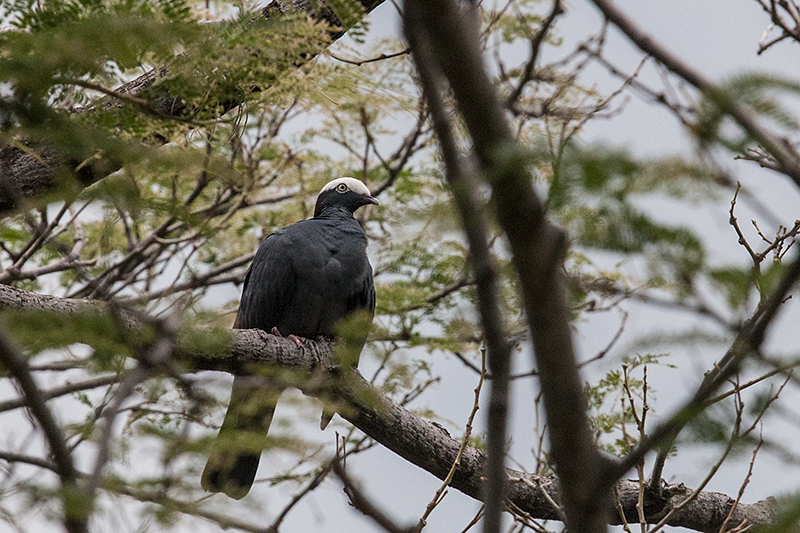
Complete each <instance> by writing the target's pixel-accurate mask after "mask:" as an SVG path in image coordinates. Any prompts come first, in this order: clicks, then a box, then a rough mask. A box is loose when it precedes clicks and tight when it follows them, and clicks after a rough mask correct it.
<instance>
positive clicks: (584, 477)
mask: <svg viewBox="0 0 800 533" xmlns="http://www.w3.org/2000/svg"><path fill="white" fill-rule="evenodd" d="M412 6H413V7H414V9H416V10H418V12H419V15H417V16H419V19H420V20H421V21H423V23H424V25H425V26H426V33H427V36H428V38H429V39H430V41H431V48H432V49H433V51H434V54H435V57H436V61H437V63H438V65H439V67H440V68H441V69H442V71H443V73H444V75H445V76H446V77H447V79H448V81H449V83H450V88H451V90H452V91H453V94H454V95H455V98H456V101H457V102H458V104H459V108H460V111H461V114H462V116H463V117H464V122H465V123H466V125H467V128H468V130H469V133H470V136H471V138H472V141H473V144H474V149H475V153H476V155H477V159H478V161H479V162H480V164H481V166H482V167H483V170H484V172H485V174H486V176H487V177H488V180H489V182H490V184H491V186H492V201H493V203H494V205H495V208H496V211H497V217H498V220H499V222H500V225H501V226H502V228H503V230H504V231H505V233H506V235H507V236H508V239H509V244H510V246H511V251H512V254H513V258H512V260H513V264H514V266H515V270H516V272H517V274H518V275H519V279H520V284H521V287H522V293H523V297H524V301H525V310H526V315H527V319H528V324H529V326H530V329H531V336H532V338H533V345H534V353H535V356H536V364H537V369H538V371H539V376H540V385H541V390H542V396H543V399H544V406H545V414H546V417H547V425H548V430H549V434H550V442H551V447H550V449H551V454H552V457H553V459H554V462H555V464H556V469H557V470H558V471H559V474H560V476H561V477H560V479H561V483H562V490H563V494H562V497H561V501H562V503H563V505H564V509H565V512H566V516H567V527H568V528H569V529H570V530H574V531H583V532H587V533H590V532H594V531H603V530H604V529H605V515H606V513H605V512H604V510H603V508H604V507H608V506H609V505H610V501H611V498H610V492H609V491H608V490H606V488H605V487H603V484H602V483H601V480H602V479H603V477H604V473H605V472H604V470H605V469H604V466H605V462H604V461H603V459H602V457H601V456H600V454H599V453H598V451H597V449H596V448H595V446H594V440H593V438H592V435H591V432H590V429H589V422H588V417H587V414H586V403H585V399H584V394H583V386H582V381H581V378H580V375H579V373H578V370H577V366H576V360H575V353H574V350H573V344H572V333H571V330H570V320H569V310H568V309H567V306H566V299H565V283H564V279H563V273H562V271H561V264H562V261H563V254H564V246H565V239H564V234H563V232H562V231H561V230H559V229H558V228H556V227H555V226H553V225H552V224H551V223H550V222H549V221H548V220H547V218H546V217H545V210H544V206H543V205H542V203H541V202H540V200H539V199H538V198H537V196H536V194H535V192H534V190H533V186H532V181H533V180H532V179H531V176H530V173H529V171H528V170H527V168H526V166H525V162H524V158H523V156H522V155H521V154H520V153H519V152H520V149H519V146H518V145H517V143H516V141H515V139H514V137H513V135H512V132H511V130H510V128H509V125H508V122H507V121H506V117H505V114H504V111H503V108H502V106H501V105H500V103H499V101H498V99H497V95H496V90H495V87H494V85H493V83H492V81H491V79H490V78H489V75H488V74H487V71H486V67H485V65H484V63H483V54H482V51H481V49H480V42H481V39H480V35H479V33H478V29H479V28H478V21H479V19H478V17H477V16H475V15H476V13H475V12H473V11H470V10H463V9H462V8H461V5H460V3H459V2H455V1H453V0H438V1H420V0H416V1H413V2H412V1H410V0H409V1H408V2H407V4H406V10H408V9H410V8H411V7H412Z"/></svg>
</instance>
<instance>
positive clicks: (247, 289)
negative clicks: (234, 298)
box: [234, 232, 297, 334]
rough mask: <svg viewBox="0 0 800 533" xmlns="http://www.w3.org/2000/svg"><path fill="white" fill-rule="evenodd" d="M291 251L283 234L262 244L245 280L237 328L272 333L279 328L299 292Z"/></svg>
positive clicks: (279, 233)
mask: <svg viewBox="0 0 800 533" xmlns="http://www.w3.org/2000/svg"><path fill="white" fill-rule="evenodd" d="M289 248H290V243H288V242H287V239H286V237H285V235H284V234H283V232H276V233H273V234H272V235H270V236H269V237H267V238H266V239H265V240H264V242H263V243H261V246H260V247H259V249H258V252H256V256H255V257H254V258H253V263H252V264H251V265H250V268H249V270H248V271H247V275H246V276H245V280H244V287H243V288H242V299H241V302H240V304H239V311H238V313H237V314H236V321H235V322H234V327H235V328H239V329H250V328H259V329H263V330H264V331H266V332H268V333H269V332H270V331H271V329H272V328H273V327H276V326H277V325H278V321H279V320H280V317H281V316H282V315H283V314H284V313H285V310H286V308H287V307H288V306H289V304H290V303H291V301H292V298H293V294H294V292H295V290H296V283H297V276H296V275H295V272H294V269H293V266H292V261H291V256H290V255H289V253H288V252H290V250H289ZM282 333H283V332H282ZM285 333H287V334H288V333H291V332H285Z"/></svg>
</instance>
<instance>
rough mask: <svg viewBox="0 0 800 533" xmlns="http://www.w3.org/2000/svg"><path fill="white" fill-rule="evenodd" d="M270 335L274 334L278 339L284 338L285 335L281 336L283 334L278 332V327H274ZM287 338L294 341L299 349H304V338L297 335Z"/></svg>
mask: <svg viewBox="0 0 800 533" xmlns="http://www.w3.org/2000/svg"><path fill="white" fill-rule="evenodd" d="M270 333H272V334H273V335H275V336H276V337H283V335H281V332H280V331H278V328H277V327H273V328H272V330H270ZM286 338H287V339H292V340H293V341H294V343H295V344H296V345H297V347H298V348H302V347H303V342H304V341H305V339H304V338H303V337H298V336H297V335H289V336H288V337H286Z"/></svg>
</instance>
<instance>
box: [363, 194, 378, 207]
mask: <svg viewBox="0 0 800 533" xmlns="http://www.w3.org/2000/svg"><path fill="white" fill-rule="evenodd" d="M364 201H366V202H367V203H368V204H373V205H381V203H380V202H379V201H378V199H377V198H374V197H372V196H369V195H364Z"/></svg>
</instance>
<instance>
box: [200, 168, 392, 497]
mask: <svg viewBox="0 0 800 533" xmlns="http://www.w3.org/2000/svg"><path fill="white" fill-rule="evenodd" d="M378 203H379V202H378V200H376V199H375V198H373V197H372V195H371V194H370V192H369V189H367V186H366V185H364V184H363V183H362V182H361V181H359V180H357V179H355V178H339V179H336V180H333V181H331V182H330V183H328V184H327V185H325V186H324V187H323V188H322V190H321V191H320V193H319V196H318V197H317V201H316V204H315V207H314V217H313V218H310V219H307V220H303V221H300V222H297V223H296V224H292V225H291V226H288V227H286V228H283V229H281V230H279V231H276V232H275V233H273V234H272V235H270V236H269V237H267V238H266V239H265V240H264V242H262V243H261V246H260V247H259V249H258V252H256V255H255V257H254V258H253V263H252V264H251V265H250V268H249V270H248V271H247V275H246V276H245V279H244V288H243V290H242V299H241V302H240V304H239V311H238V313H237V315H236V320H235V322H234V325H233V327H234V328H238V329H250V328H257V329H261V330H264V331H266V332H268V333H273V334H275V335H280V336H287V337H290V338H292V339H293V340H294V341H295V342H296V343H298V346H301V345H302V342H303V340H302V339H303V338H306V339H315V338H317V337H320V336H323V337H327V338H332V337H334V335H335V333H336V331H337V325H339V324H341V323H342V321H343V320H344V319H347V318H348V317H351V316H353V315H354V314H356V313H359V312H360V313H363V314H365V315H366V316H368V319H369V320H370V321H371V320H372V317H373V315H374V313H375V286H374V284H373V279H372V266H371V265H370V263H369V260H368V259H367V236H366V235H365V234H364V230H363V229H362V228H361V226H360V224H359V223H358V221H357V220H356V219H355V218H354V217H353V213H354V212H355V211H356V210H357V209H358V208H360V207H361V206H364V205H367V204H378ZM366 330H367V328H361V329H360V330H359V332H358V333H356V335H354V336H353V335H348V342H349V343H350V344H349V347H350V348H352V351H351V352H350V353H353V354H355V355H354V357H352V358H351V361H349V362H350V363H351V364H352V365H353V366H356V365H357V364H358V354H360V353H361V350H362V348H363V347H364V343H365V342H366V333H367V331H366ZM350 337H354V339H353V338H350ZM265 374H266V375H258V376H248V375H244V374H238V375H235V376H234V380H233V390H232V391H231V399H230V403H229V405H228V411H227V413H226V414H225V420H224V421H223V423H222V427H221V428H220V430H219V435H218V436H217V438H216V440H215V441H214V443H212V445H211V452H210V454H209V458H208V462H207V463H206V467H205V469H204V470H203V475H202V479H201V484H202V487H203V489H204V490H205V491H207V492H223V493H225V494H226V495H228V496H229V497H231V498H234V499H237V500H238V499H241V498H243V497H244V496H245V495H246V494H247V493H248V492H249V491H250V487H251V486H252V485H253V481H254V479H255V475H256V471H257V470H258V462H259V459H260V457H261V452H262V451H263V449H264V447H265V445H266V437H267V431H268V430H269V426H270V423H271V422H272V416H273V414H274V413H275V406H276V404H277V402H278V398H279V396H280V394H281V393H282V392H283V390H284V389H285V388H286V385H285V383H281V382H279V381H278V380H277V379H276V378H275V376H274V375H273V377H270V376H269V374H268V373H267V372H265ZM332 416H333V409H332V408H331V407H329V406H326V407H325V408H323V415H322V421H321V424H320V427H321V429H325V426H327V424H328V422H329V421H330V419H331V417H332Z"/></svg>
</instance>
